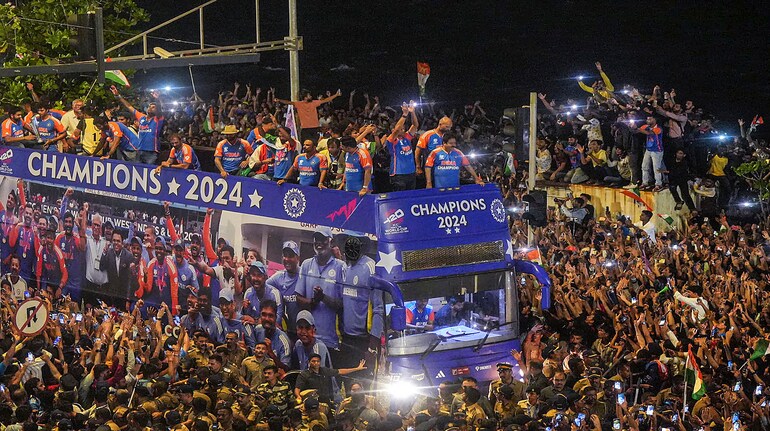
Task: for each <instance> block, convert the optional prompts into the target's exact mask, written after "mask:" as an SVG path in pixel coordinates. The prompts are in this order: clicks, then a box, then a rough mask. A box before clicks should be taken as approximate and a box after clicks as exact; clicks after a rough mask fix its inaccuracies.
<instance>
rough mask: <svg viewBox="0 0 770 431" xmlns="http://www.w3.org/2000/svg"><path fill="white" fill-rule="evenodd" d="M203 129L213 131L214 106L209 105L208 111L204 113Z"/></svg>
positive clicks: (207, 131) (208, 131)
mask: <svg viewBox="0 0 770 431" xmlns="http://www.w3.org/2000/svg"><path fill="white" fill-rule="evenodd" d="M203 131H204V132H206V133H211V132H213V131H214V108H213V107H209V113H208V114H207V115H206V120H205V121H204V122H203Z"/></svg>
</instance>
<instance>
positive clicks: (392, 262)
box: [375, 250, 401, 274]
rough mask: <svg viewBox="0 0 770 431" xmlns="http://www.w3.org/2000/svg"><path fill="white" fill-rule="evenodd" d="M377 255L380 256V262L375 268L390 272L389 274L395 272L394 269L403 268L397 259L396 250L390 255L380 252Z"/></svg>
mask: <svg viewBox="0 0 770 431" xmlns="http://www.w3.org/2000/svg"><path fill="white" fill-rule="evenodd" d="M377 253H379V254H380V260H379V261H378V262H377V265H375V266H379V267H382V268H384V269H385V271H388V274H390V272H391V271H393V268H394V267H396V266H401V262H399V261H398V259H396V250H393V251H391V252H390V253H383V252H381V251H378V252H377Z"/></svg>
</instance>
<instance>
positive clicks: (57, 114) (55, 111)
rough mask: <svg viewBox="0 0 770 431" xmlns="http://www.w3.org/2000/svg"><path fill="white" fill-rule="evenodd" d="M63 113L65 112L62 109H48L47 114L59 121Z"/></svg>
mask: <svg viewBox="0 0 770 431" xmlns="http://www.w3.org/2000/svg"><path fill="white" fill-rule="evenodd" d="M64 114H66V112H65V111H62V110H61V109H49V110H48V115H50V116H52V117H54V118H56V119H57V120H59V121H61V117H63V116H64Z"/></svg>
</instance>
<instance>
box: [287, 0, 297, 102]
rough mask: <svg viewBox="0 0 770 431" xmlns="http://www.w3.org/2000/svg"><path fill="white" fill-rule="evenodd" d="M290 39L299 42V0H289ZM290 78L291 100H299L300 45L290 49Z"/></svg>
mask: <svg viewBox="0 0 770 431" xmlns="http://www.w3.org/2000/svg"><path fill="white" fill-rule="evenodd" d="M289 39H291V40H292V41H294V43H295V44H297V43H298V34H297V0H289ZM289 79H290V82H291V100H295V101H296V100H299V47H298V46H294V47H293V49H290V50H289Z"/></svg>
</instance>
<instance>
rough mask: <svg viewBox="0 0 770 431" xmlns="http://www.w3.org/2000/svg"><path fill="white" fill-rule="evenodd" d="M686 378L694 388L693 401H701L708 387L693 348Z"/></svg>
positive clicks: (690, 352) (688, 351) (689, 352)
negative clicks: (705, 384) (704, 382)
mask: <svg viewBox="0 0 770 431" xmlns="http://www.w3.org/2000/svg"><path fill="white" fill-rule="evenodd" d="M765 341H766V340H765ZM765 345H767V343H765ZM684 378H685V381H686V382H687V384H688V385H690V386H691V387H692V399H694V400H699V399H701V397H703V395H705V394H706V386H704V385H703V375H702V374H701V373H700V368H698V363H697V362H696V361H695V355H693V354H692V347H688V348H687V368H686V369H685V371H684Z"/></svg>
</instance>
